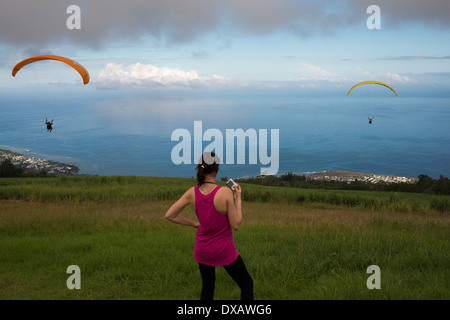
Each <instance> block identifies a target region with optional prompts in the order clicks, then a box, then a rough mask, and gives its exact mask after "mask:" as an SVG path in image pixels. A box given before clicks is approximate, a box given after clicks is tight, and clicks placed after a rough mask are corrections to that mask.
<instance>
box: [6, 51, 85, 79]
mask: <svg viewBox="0 0 450 320" xmlns="http://www.w3.org/2000/svg"><path fill="white" fill-rule="evenodd" d="M41 60H56V61H61V62H64V63H66V64H68V65H69V66H71V67H72V68H74V69H75V70H77V71H78V73H79V74H80V76H81V78H82V79H83V83H84V84H88V83H89V80H90V77H89V72H88V71H87V70H86V68H84V67H83V66H82V65H81V64H79V63H78V62H76V61H73V60H71V59H68V58H65V57H60V56H54V55H40V56H35V57H31V58H28V59H25V60H23V61H21V62H19V63H18V64H16V66H15V67H14V69H13V71H12V75H13V77H15V76H16V73H17V72H19V70H20V69H22V68H23V67H24V66H26V65H28V64H30V63H33V62H37V61H41Z"/></svg>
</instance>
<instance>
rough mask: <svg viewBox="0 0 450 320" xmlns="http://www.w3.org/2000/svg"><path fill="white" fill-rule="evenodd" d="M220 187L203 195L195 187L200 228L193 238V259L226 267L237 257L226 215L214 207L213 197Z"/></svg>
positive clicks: (210, 264)
mask: <svg viewBox="0 0 450 320" xmlns="http://www.w3.org/2000/svg"><path fill="white" fill-rule="evenodd" d="M220 187H221V186H217V187H216V188H214V190H213V191H211V192H210V193H209V194H207V195H204V194H203V193H201V192H200V190H199V188H198V186H195V213H196V214H197V218H198V221H199V222H200V227H199V228H198V230H197V236H196V237H195V247H194V259H195V261H197V262H198V263H201V264H206V265H208V266H214V267H219V266H227V265H229V264H231V263H233V262H234V261H235V260H236V259H237V258H238V256H239V253H238V252H237V250H236V246H235V244H234V240H233V231H232V230H231V226H230V223H229V222H228V214H225V213H220V212H218V211H217V210H216V208H215V207H214V196H215V195H216V193H217V191H218V190H219V189H220Z"/></svg>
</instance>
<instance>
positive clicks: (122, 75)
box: [93, 62, 230, 90]
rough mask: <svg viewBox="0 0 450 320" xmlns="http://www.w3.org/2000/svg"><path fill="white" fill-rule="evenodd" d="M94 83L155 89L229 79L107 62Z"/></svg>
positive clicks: (223, 83)
mask: <svg viewBox="0 0 450 320" xmlns="http://www.w3.org/2000/svg"><path fill="white" fill-rule="evenodd" d="M93 84H94V86H95V87H96V88H98V89H111V90H116V89H139V88H141V89H154V88H203V87H208V88H211V87H225V86H228V85H230V81H229V80H228V79H227V78H225V77H223V76H219V75H212V76H210V77H204V76H200V75H199V74H198V72H197V71H195V70H190V71H185V70H181V69H179V68H169V67H156V66H154V65H151V64H141V63H139V62H138V63H136V64H133V65H130V66H128V67H123V66H122V65H119V64H114V63H109V64H107V65H106V67H105V68H104V69H103V70H101V71H100V73H99V74H98V76H97V77H96V79H94V81H93Z"/></svg>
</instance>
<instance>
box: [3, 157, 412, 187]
mask: <svg viewBox="0 0 450 320" xmlns="http://www.w3.org/2000/svg"><path fill="white" fill-rule="evenodd" d="M5 158H10V159H11V162H12V163H13V165H15V166H18V167H20V168H23V169H24V170H25V172H28V173H30V172H31V173H39V172H41V171H43V170H44V171H45V172H47V174H53V175H76V174H79V171H80V168H79V167H78V166H76V165H75V164H67V163H62V162H58V161H53V160H46V159H42V158H36V157H29V156H26V155H24V154H21V153H18V152H15V151H11V150H6V149H0V161H3V159H5ZM284 174H289V173H284ZM280 175H283V174H277V176H280ZM294 175H298V174H294ZM303 175H304V176H305V178H306V179H307V180H314V181H334V182H347V183H351V182H367V183H374V184H377V183H410V184H414V183H416V182H417V181H418V180H419V179H418V178H416V177H405V176H396V175H392V174H375V173H361V172H352V171H346V170H329V171H323V172H312V173H308V174H303ZM248 178H249V177H243V178H242V179H244V180H245V179H248ZM253 178H254V177H253Z"/></svg>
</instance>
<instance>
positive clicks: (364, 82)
mask: <svg viewBox="0 0 450 320" xmlns="http://www.w3.org/2000/svg"><path fill="white" fill-rule="evenodd" d="M365 84H378V85H381V86H385V87H386V88H389V89H391V90H392V92H394V93H395V95H396V96H397V97H398V94H397V92H395V90H394V88H392V87H391V86H390V85H388V84H386V83H384V82H380V81H363V82H360V83H358V84H355V85H354V86H353V87H352V88H351V89H350V90H349V91H348V93H347V96H348V95H350V92H352V91H353V89H355V88H357V87H359V86H362V85H365Z"/></svg>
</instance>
